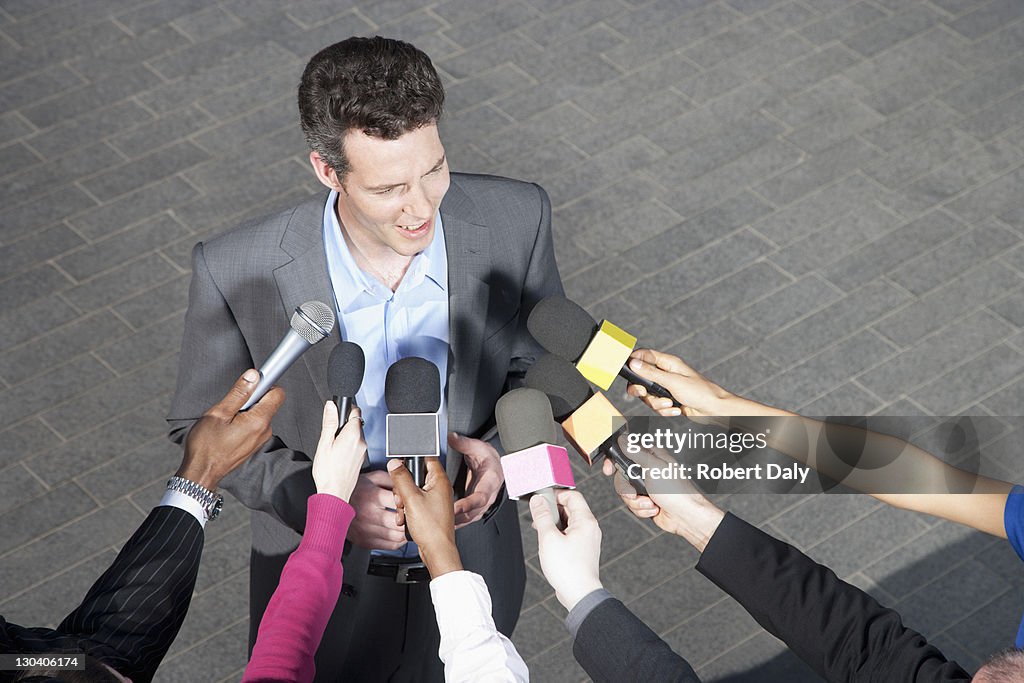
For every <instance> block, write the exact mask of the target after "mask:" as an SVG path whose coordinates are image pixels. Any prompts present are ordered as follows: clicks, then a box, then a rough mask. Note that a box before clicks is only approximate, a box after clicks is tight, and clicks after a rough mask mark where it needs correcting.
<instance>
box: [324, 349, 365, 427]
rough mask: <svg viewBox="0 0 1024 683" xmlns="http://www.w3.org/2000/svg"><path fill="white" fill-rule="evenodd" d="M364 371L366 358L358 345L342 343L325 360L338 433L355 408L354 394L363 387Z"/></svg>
mask: <svg viewBox="0 0 1024 683" xmlns="http://www.w3.org/2000/svg"><path fill="white" fill-rule="evenodd" d="M365 369H366V357H365V356H364V355H363V349H362V348H361V347H360V346H359V344H355V343H353V342H349V341H343V342H341V343H339V344H338V345H337V346H335V347H334V348H333V349H331V357H330V358H328V359H327V387H328V388H329V389H330V391H331V395H332V397H333V398H334V405H336V406H337V407H338V432H339V433H340V432H341V428H342V427H344V426H345V423H346V422H348V414H349V413H350V412H351V411H352V408H354V407H355V406H356V394H358V393H359V387H361V386H362V385H363V371H364V370H365ZM335 436H337V434H335Z"/></svg>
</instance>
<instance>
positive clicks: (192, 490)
mask: <svg viewBox="0 0 1024 683" xmlns="http://www.w3.org/2000/svg"><path fill="white" fill-rule="evenodd" d="M167 488H168V489H169V490H171V491H177V492H178V493H183V494H185V495H186V496H188V497H189V498H192V499H193V500H195V501H196V502H197V503H199V504H200V505H202V506H203V512H205V513H206V520H207V521H211V520H214V519H217V516H218V515H220V509H221V508H222V507H224V496H222V495H220V494H219V493H214V492H213V491H211V490H209V489H207V488H205V487H203V486H200V485H199V484H197V483H195V482H194V481H190V480H188V479H185V478H184V477H178V476H174V477H171V478H170V479H169V480H168V482H167Z"/></svg>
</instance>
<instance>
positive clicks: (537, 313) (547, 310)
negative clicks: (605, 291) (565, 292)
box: [526, 296, 597, 362]
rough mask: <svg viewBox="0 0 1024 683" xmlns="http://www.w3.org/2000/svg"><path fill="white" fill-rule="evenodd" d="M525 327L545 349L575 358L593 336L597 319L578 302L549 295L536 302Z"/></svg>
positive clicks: (564, 356)
mask: <svg viewBox="0 0 1024 683" xmlns="http://www.w3.org/2000/svg"><path fill="white" fill-rule="evenodd" d="M526 329H528V330H529V331H530V334H532V335H533V338H534V339H536V340H537V343H539V344H540V345H541V346H543V347H544V349H545V350H546V351H549V352H551V353H553V354H555V355H556V356H559V357H561V358H565V359H566V360H571V361H573V362H575V361H577V360H579V358H580V356H582V355H583V352H584V351H585V350H586V348H587V344H589V343H590V340H591V339H593V338H594V334H595V333H596V332H597V321H595V320H594V318H593V316H591V315H590V314H589V313H587V312H586V311H584V310H583V309H582V308H581V307H580V305H579V304H577V303H576V302H574V301H570V300H569V299H566V298H565V297H561V296H549V297H548V298H546V299H543V300H542V301H541V302H540V303H538V304H537V305H536V306H534V308H533V311H531V312H530V317H529V318H528V319H527V320H526Z"/></svg>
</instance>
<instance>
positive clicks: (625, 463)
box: [600, 436, 648, 496]
mask: <svg viewBox="0 0 1024 683" xmlns="http://www.w3.org/2000/svg"><path fill="white" fill-rule="evenodd" d="M600 451H601V452H602V453H604V454H605V456H606V457H608V458H611V461H612V463H614V465H615V467H616V469H618V470H619V472H620V473H621V474H622V476H623V477H625V478H626V481H628V482H629V485H630V486H632V487H633V490H634V491H636V494H637V495H638V496H646V495H648V493H647V487H646V486H645V485H644V478H643V477H637V476H631V475H630V474H629V466H630V465H635V464H636V463H635V462H633V461H632V460H630V459H629V458H628V457H626V454H625V453H623V452H622V451H621V450H620V449H619V445H618V444H617V443H615V437H614V436H613V437H612V438H611V439H609V440H608V441H605V442H604V443H603V444H601V447H600Z"/></svg>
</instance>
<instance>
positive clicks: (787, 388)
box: [758, 328, 893, 406]
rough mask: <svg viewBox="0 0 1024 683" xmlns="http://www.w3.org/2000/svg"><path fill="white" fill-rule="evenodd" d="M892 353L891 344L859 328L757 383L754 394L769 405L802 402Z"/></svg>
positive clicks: (837, 385) (826, 391) (824, 392)
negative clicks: (788, 368)
mask: <svg viewBox="0 0 1024 683" xmlns="http://www.w3.org/2000/svg"><path fill="white" fill-rule="evenodd" d="M790 329H791V330H792V329H793V328H790ZM762 352H764V349H763V347H762ZM892 355H893V348H892V346H891V345H889V344H888V343H886V342H885V341H884V340H883V339H881V338H880V337H879V336H878V335H876V334H873V333H871V332H860V333H857V334H855V335H854V336H852V337H850V338H848V339H846V340H844V341H842V342H840V343H839V344H838V345H836V346H833V347H831V348H829V349H827V350H826V351H823V352H822V353H820V354H818V355H816V356H813V357H812V358H810V359H809V360H807V361H804V362H802V363H800V364H798V365H796V366H795V367H794V368H792V369H791V370H787V371H785V372H783V373H782V374H780V375H778V376H776V377H774V378H772V380H771V381H770V382H768V383H766V384H765V385H763V386H761V387H759V392H758V395H759V396H761V397H765V398H768V400H769V402H770V403H771V404H772V405H793V406H802V405H806V404H808V403H809V402H810V400H811V399H814V398H817V397H820V396H822V395H823V394H826V393H828V392H830V391H832V390H834V389H836V388H838V387H839V386H840V385H841V384H842V383H843V380H844V378H845V377H848V376H850V375H855V374H857V373H859V372H861V371H862V370H865V369H867V368H869V367H872V366H874V365H877V364H878V363H879V362H881V361H884V360H885V359H886V358H888V357H890V356H892Z"/></svg>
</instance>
